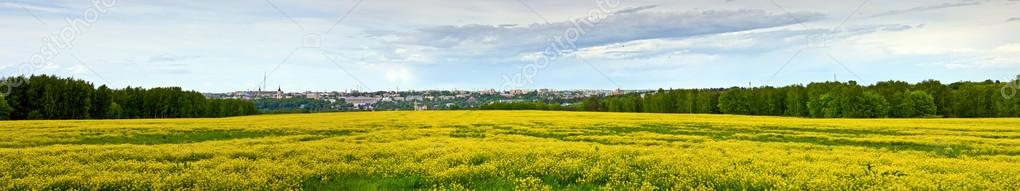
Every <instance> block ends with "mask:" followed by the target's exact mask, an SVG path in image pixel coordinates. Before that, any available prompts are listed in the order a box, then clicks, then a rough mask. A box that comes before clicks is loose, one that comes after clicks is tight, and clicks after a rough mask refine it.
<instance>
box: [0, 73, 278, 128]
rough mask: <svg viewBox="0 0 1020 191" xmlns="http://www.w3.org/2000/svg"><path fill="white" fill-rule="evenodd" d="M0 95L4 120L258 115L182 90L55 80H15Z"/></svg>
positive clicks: (242, 105)
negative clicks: (114, 87) (110, 85)
mask: <svg viewBox="0 0 1020 191" xmlns="http://www.w3.org/2000/svg"><path fill="white" fill-rule="evenodd" d="M5 80H7V82H21V83H18V84H19V85H18V86H7V87H4V88H3V89H0V92H4V93H8V94H7V96H4V97H0V119H10V120H37V119H39V120H41V119H137V118H191V117H229V116H240V115H253V114H257V113H258V110H256V109H255V104H254V103H252V102H249V101H244V100H225V99H224V100H221V99H206V98H205V96H203V95H202V94H201V93H198V92H194V91H184V90H182V89H181V88H179V87H168V88H150V89H145V88H139V87H127V88H124V89H110V88H108V87H106V86H105V85H102V86H99V87H98V88H96V87H95V86H94V85H93V84H92V83H89V82H86V81H83V80H77V79H72V78H59V77H55V76H47V75H41V76H31V77H24V76H22V77H10V78H7V79H5Z"/></svg>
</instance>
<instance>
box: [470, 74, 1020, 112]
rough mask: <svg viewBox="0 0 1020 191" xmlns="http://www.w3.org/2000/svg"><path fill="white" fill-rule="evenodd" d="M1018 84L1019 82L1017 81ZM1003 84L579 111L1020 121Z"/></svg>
mask: <svg viewBox="0 0 1020 191" xmlns="http://www.w3.org/2000/svg"><path fill="white" fill-rule="evenodd" d="M1014 84H1020V82H1014ZM1008 85H1010V84H1008V83H1007V82H999V81H991V80H987V81H983V82H956V83H951V84H943V83H941V82H939V81H936V80H927V81H923V82H920V83H915V84H911V83H907V82H902V81H885V82H878V83H876V84H873V85H866V86H865V85H860V84H857V82H854V81H850V82H818V83H811V84H808V85H807V86H804V85H789V86H784V87H754V88H747V87H732V88H718V89H671V90H663V89H659V90H658V91H652V92H643V93H632V94H626V95H617V96H604V97H591V98H586V99H584V100H583V101H581V103H580V104H578V106H577V107H576V108H577V109H576V110H581V111H604V112H647V113H703V114H738V115H768V116H793V117H813V118H887V117H888V118H918V117H963V118H974V117H1020V98H1012V99H1011V98H1010V97H1008V96H1004V95H1002V93H1000V92H1001V91H1000V90H1002V88H1003V87H1006V86H1008ZM532 108H533V110H568V109H562V108H559V109H556V108H555V107H545V108H543V107H542V105H541V103H522V104H516V103H509V104H507V103H504V104H493V105H491V106H483V109H518V110H519V109H532Z"/></svg>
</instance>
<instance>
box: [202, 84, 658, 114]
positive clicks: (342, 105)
mask: <svg viewBox="0 0 1020 191" xmlns="http://www.w3.org/2000/svg"><path fill="white" fill-rule="evenodd" d="M636 92H647V91H644V90H619V89H618V90H553V89H518V90H502V91H501V90H495V89H489V90H475V91H465V90H422V91H417V90H408V91H374V92H362V91H358V90H346V91H331V92H311V91H306V92H285V91H283V89H282V88H277V90H276V91H266V90H257V91H236V92H230V93H204V95H205V96H206V97H207V98H211V99H240V100H251V101H254V102H255V103H256V105H257V106H258V108H259V110H262V111H263V112H281V113H284V112H329V111H391V110H449V109H468V108H478V107H480V106H482V105H485V104H493V103H513V102H544V103H558V104H561V105H563V106H570V105H573V104H576V103H579V102H580V101H581V100H583V99H584V98H588V97H598V96H611V95H622V94H628V93H636Z"/></svg>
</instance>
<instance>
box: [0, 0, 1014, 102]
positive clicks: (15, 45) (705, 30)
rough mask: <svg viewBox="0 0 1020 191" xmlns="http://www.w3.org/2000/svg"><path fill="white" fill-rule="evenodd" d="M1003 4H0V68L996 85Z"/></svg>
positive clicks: (621, 82) (719, 83) (1008, 65)
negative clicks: (979, 82) (972, 82)
mask: <svg viewBox="0 0 1020 191" xmlns="http://www.w3.org/2000/svg"><path fill="white" fill-rule="evenodd" d="M1016 10H1020V0H987V1H982V0H901V1H888V0H881V1H879V0H874V1H867V0H865V1H858V0H837V1H806V0H774V1H773V0H701V1H686V0H685V1H677V0H569V1H568V0H542V1H539V0H499V1H495V0H478V1H441V0H417V1H403V0H399V1H398V0H288V1H285V0H243V1H242V0H222V1H171V0H148V1H116V0H94V1H70V0H50V1H29V0H3V1H0V25H2V26H3V27H0V42H3V43H2V44H3V46H0V61H2V62H0V72H2V75H7V76H10V75H18V74H28V73H33V74H55V75H60V76H72V77H75V78H80V79H85V80H89V81H93V82H96V83H97V84H109V85H111V86H113V87H124V86H145V87H154V86H182V87H185V88H186V89H194V90H199V91H204V92H227V91H235V90H252V89H256V88H258V87H260V86H263V85H265V86H266V87H271V88H273V89H275V88H276V87H278V86H280V87H283V89H284V90H286V91H305V90H313V91H322V90H348V89H354V88H358V89H361V90H393V89H398V88H399V89H400V90H407V89H462V90H475V89H488V88H496V89H500V88H507V87H512V88H525V89H536V88H554V89H596V88H597V89H615V88H622V89H652V88H660V87H661V88H671V87H672V88H699V87H730V86H746V85H747V84H748V83H751V84H753V85H774V86H778V85H787V84H795V83H806V82H812V81H826V80H832V79H833V78H836V79H838V80H856V81H859V82H863V83H874V82H876V81H884V80H891V79H895V80H904V81H911V82H916V81H921V80H924V79H938V80H942V81H944V82H952V81H960V80H984V79H994V80H1008V79H1010V78H1011V76H1016V75H1017V74H1020V56H1018V55H1020V12H1018V11H1016ZM549 50H553V51H549ZM536 60H541V61H546V62H536ZM264 76H266V78H267V80H263V77H264Z"/></svg>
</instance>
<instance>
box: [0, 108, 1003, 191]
mask: <svg viewBox="0 0 1020 191" xmlns="http://www.w3.org/2000/svg"><path fill="white" fill-rule="evenodd" d="M36 189H43V190H50V189H56V190H67V189H84V190H122V189H129V190H139V189H141V190H149V189H154V190H180V189H185V190H295V189H305V190H329V189H332V190H336V189H340V190H393V189H444V190H446V189H452V190H463V189H468V190H492V189H498V190H504V189H518V190H541V189H554V190H558V189H567V190H592V189H610V190H621V189H622V190H656V189H659V190H675V189H680V190H690V189H696V190H720V189H721V190H862V189H875V190H903V189H910V190H1017V189H1020V119H800V118H783V117H752V116H730V115H670V114H631V113H583V112H541V111H450V112H365V113H330V114H295V115H266V116H251V117H236V118H224V119H165V120H114V121H14V122H0V190H36Z"/></svg>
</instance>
